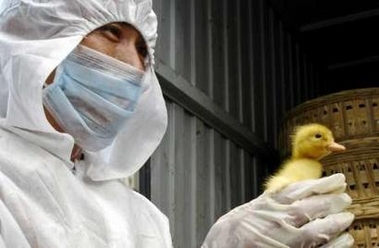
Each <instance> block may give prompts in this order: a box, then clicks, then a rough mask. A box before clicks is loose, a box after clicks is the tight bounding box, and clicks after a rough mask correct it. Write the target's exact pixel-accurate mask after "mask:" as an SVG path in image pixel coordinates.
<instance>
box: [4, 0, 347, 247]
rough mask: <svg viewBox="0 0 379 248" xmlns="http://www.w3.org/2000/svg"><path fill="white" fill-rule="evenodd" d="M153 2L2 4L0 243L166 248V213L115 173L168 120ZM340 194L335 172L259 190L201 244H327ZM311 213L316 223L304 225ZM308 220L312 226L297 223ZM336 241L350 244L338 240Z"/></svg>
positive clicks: (139, 157)
mask: <svg viewBox="0 0 379 248" xmlns="http://www.w3.org/2000/svg"><path fill="white" fill-rule="evenodd" d="M151 7H152V3H151V1H150V0H109V1H105V0H87V1H82V0H49V1H41V0H28V1H26V0H23V1H21V0H19V1H17V0H2V2H1V3H0V51H1V54H2V56H1V60H0V83H1V84H2V85H1V86H2V87H1V90H0V101H1V102H0V106H1V108H0V110H1V111H0V113H1V116H2V118H1V120H0V127H1V129H0V137H1V138H0V247H49V248H50V247H54V248H55V247H154V248H155V247H158V248H159V247H171V246H172V244H171V237H170V232H169V227H168V221H167V218H166V217H165V216H164V215H163V214H162V213H161V212H160V211H159V210H158V209H157V208H156V207H155V206H154V205H153V204H152V203H151V202H149V201H148V200H147V199H145V198H144V197H143V196H141V195H139V194H138V193H136V192H134V191H132V190H131V189H129V188H127V187H126V186H125V185H124V184H123V183H122V181H121V180H119V179H123V178H126V177H128V176H130V175H132V174H133V173H135V172H136V171H137V170H138V169H139V168H141V167H142V166H143V164H144V163H145V161H146V160H147V159H148V158H149V157H150V156H151V154H152V153H153V151H154V150H155V149H156V147H157V146H158V145H159V143H160V141H161V139H162V136H163V135H164V132H165V129H166V126H167V114H166V108H165V103H164V99H163V96H162V93H161V90H160V87H159V83H158V81H157V78H156V76H155V73H154V69H153V63H154V46H155V42H156V38H157V34H156V32H157V19H156V16H155V14H154V12H153V10H152V9H151ZM335 179H338V180H335ZM328 180H329V181H328ZM336 182H337V183H336ZM325 183H326V184H325ZM325 185H327V187H325ZM343 189H344V178H343V176H341V175H337V176H336V177H332V178H327V179H326V181H325V179H324V181H317V180H316V183H314V182H305V184H304V185H303V190H302V191H301V192H299V191H298V190H295V189H293V188H292V189H291V188H290V189H288V190H289V191H283V192H284V193H283V192H282V194H281V195H278V196H276V198H275V199H272V198H271V197H268V196H267V195H262V196H261V197H260V198H258V199H256V200H254V201H253V202H251V203H249V204H247V205H244V206H241V207H239V208H236V209H235V210H233V211H232V212H231V213H229V214H227V215H225V216H224V217H223V218H221V219H220V221H219V222H217V223H216V224H215V226H214V227H213V228H212V229H211V231H210V233H209V235H208V237H207V239H206V241H205V242H204V247H242V245H244V244H245V245H249V246H251V247H257V246H258V245H260V244H262V245H267V244H270V246H271V247H287V246H292V247H294V246H293V245H298V244H305V245H314V244H320V243H327V242H329V239H331V240H333V238H335V237H337V236H338V235H339V233H340V232H341V231H342V230H343V229H344V228H346V227H347V226H348V225H349V224H350V223H351V221H352V216H351V215H349V214H346V213H343V214H342V215H341V214H339V215H338V214H337V215H335V213H338V212H340V211H342V210H343V209H344V208H345V207H346V206H347V205H348V204H349V203H350V198H348V197H347V196H346V195H344V194H341V193H338V194H327V193H329V192H331V191H338V192H341V191H342V190H343ZM315 190H316V192H318V193H320V194H321V195H320V197H321V198H316V199H317V200H318V201H317V203H316V202H315V198H314V197H312V196H311V195H312V193H313V192H314V191H315ZM320 199H322V200H323V201H320ZM277 202H281V204H279V203H277ZM320 203H323V205H322V206H324V207H322V208H321V209H320V211H314V210H312V209H313V208H314V207H315V208H317V206H320ZM325 203H326V204H325ZM267 207H269V208H267ZM261 210H268V211H266V212H264V213H265V214H263V215H262V214H261V213H262V211H261ZM295 210H296V211H295ZM294 211H295V212H294ZM299 213H300V214H301V215H299ZM283 217H284V222H283V219H282V218H283ZM305 217H306V218H305ZM318 217H326V218H325V221H324V222H315V221H312V220H313V219H314V218H318ZM338 218H339V219H338ZM252 220H253V222H251V221H252ZM246 221H248V222H246ZM279 222H280V223H283V225H279V228H278V227H277V226H278V225H277V223H279ZM306 223H308V224H313V223H316V224H318V226H317V227H318V228H316V229H315V228H314V226H315V225H312V226H313V228H308V229H306V228H304V229H301V228H302V227H303V226H305V225H306ZM331 224H332V225H333V226H334V227H333V228H329V229H328V228H326V229H325V228H324V227H329V226H330V225H331ZM245 227H248V228H247V229H246V228H245ZM272 227H277V228H275V229H274V228H272ZM268 230H271V231H272V232H271V233H270V232H268ZM302 230H303V231H302ZM261 231H264V232H265V233H261ZM304 234H307V235H306V236H304ZM336 240H337V241H338V242H340V243H341V240H342V241H343V243H344V244H345V245H351V237H349V236H348V235H343V236H339V238H337V239H335V240H333V241H331V242H334V243H335V242H336ZM349 242H350V243H349ZM330 244H333V243H330ZM270 246H267V247H270ZM263 247H264V246H263ZM346 247H348V246H346Z"/></svg>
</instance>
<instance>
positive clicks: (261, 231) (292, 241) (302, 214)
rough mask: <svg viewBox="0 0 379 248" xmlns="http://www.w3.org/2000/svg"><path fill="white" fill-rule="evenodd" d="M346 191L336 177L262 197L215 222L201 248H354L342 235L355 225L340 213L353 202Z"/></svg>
mask: <svg viewBox="0 0 379 248" xmlns="http://www.w3.org/2000/svg"><path fill="white" fill-rule="evenodd" d="M345 188H346V183H345V176H344V175H343V174H334V175H332V176H329V177H324V178H320V179H315V180H305V181H301V182H297V183H293V184H291V185H289V186H288V187H286V188H284V189H283V190H282V191H279V192H278V193H276V194H273V195H270V194H267V193H263V194H262V195H261V196H259V197H258V198H256V199H254V200H253V201H251V202H249V203H246V204H244V205H241V206H239V207H236V208H235V209H233V210H231V211H230V212H229V213H227V214H225V215H224V216H222V217H221V218H220V219H218V221H217V222H216V223H215V224H214V225H213V226H212V228H211V229H210V231H209V233H208V235H207V237H206V239H205V241H204V243H203V245H202V248H248V247H263V248H265V247H273V248H274V247H283V248H284V247H285V248H288V247H299V248H300V247H320V246H321V245H323V246H321V247H336V248H337V247H338V248H344V247H352V246H353V243H354V240H353V238H352V237H351V235H350V234H348V233H344V234H342V235H340V234H341V233H342V232H343V231H344V230H345V229H346V228H347V227H348V226H350V224H351V223H352V222H353V220H354V215H353V214H351V213H349V212H341V211H343V210H344V209H345V208H346V207H347V206H349V205H350V204H351V202H352V200H351V198H350V197H349V196H348V195H347V194H346V193H342V192H343V191H345ZM339 235H340V236H339Z"/></svg>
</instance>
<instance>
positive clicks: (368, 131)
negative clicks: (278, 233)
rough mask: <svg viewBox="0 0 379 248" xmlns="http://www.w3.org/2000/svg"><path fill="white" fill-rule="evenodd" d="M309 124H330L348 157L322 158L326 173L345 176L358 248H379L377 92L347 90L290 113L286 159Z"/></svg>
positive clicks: (283, 140)
mask: <svg viewBox="0 0 379 248" xmlns="http://www.w3.org/2000/svg"><path fill="white" fill-rule="evenodd" d="M310 122H318V123H322V124H324V125H326V126H328V127H329V128H330V129H331V130H332V131H333V134H334V137H335V139H336V141H337V142H339V143H341V144H343V145H345V146H346V148H347V150H346V152H344V153H335V154H331V155H329V156H327V157H325V158H323V159H322V160H321V162H322V164H323V165H324V175H331V174H334V173H338V172H341V173H343V174H344V175H345V176H346V183H347V190H346V191H347V193H348V194H349V195H350V196H351V197H352V199H353V204H352V205H351V207H350V208H349V211H351V212H353V213H354V214H355V220H354V222H353V224H352V225H351V226H350V227H349V229H348V231H349V232H350V233H351V234H352V236H353V237H354V239H355V247H359V248H361V247H379V88H367V89H358V90H349V91H343V92H339V93H336V94H331V95H327V96H324V97H320V98H316V99H314V100H311V101H307V102H305V103H303V104H301V105H299V106H297V107H296V108H294V109H293V110H292V111H290V112H289V113H288V114H287V116H286V119H285V120H284V125H283V127H282V129H281V130H280V135H279V137H280V138H279V149H280V151H281V152H282V154H281V155H282V157H285V156H288V155H289V153H290V148H291V147H290V146H291V144H290V139H289V136H290V134H292V132H293V128H294V127H296V126H298V125H301V124H306V123H310Z"/></svg>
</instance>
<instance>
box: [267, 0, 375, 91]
mask: <svg viewBox="0 0 379 248" xmlns="http://www.w3.org/2000/svg"><path fill="white" fill-rule="evenodd" d="M269 2H270V4H271V6H272V7H273V8H274V9H275V10H276V11H277V13H278V15H279V16H281V18H282V19H283V20H284V23H286V25H288V27H287V28H289V29H291V30H292V31H293V33H294V34H295V36H297V38H298V40H299V43H300V44H301V46H302V47H303V49H305V51H306V53H307V54H308V56H309V57H310V59H311V60H313V61H315V62H316V64H317V65H318V67H319V68H320V70H321V72H322V74H321V75H322V76H323V80H324V81H325V82H326V83H327V85H328V87H326V89H325V92H324V93H333V92H338V91H341V90H348V89H355V88H366V87H376V86H377V85H378V83H377V82H378V81H379V75H378V73H377V71H378V70H377V68H378V66H379V38H378V37H379V36H378V34H377V32H378V30H379V25H378V24H379V1H373V0H364V1H342V0H289V1H286V0H270V1H269Z"/></svg>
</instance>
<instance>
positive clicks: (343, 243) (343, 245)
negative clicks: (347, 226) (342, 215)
mask: <svg viewBox="0 0 379 248" xmlns="http://www.w3.org/2000/svg"><path fill="white" fill-rule="evenodd" d="M353 245H354V238H353V237H352V236H351V235H350V234H349V233H344V234H342V235H340V236H338V237H337V238H335V239H333V240H332V241H330V242H329V243H327V244H325V245H323V246H321V248H351V247H353Z"/></svg>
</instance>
